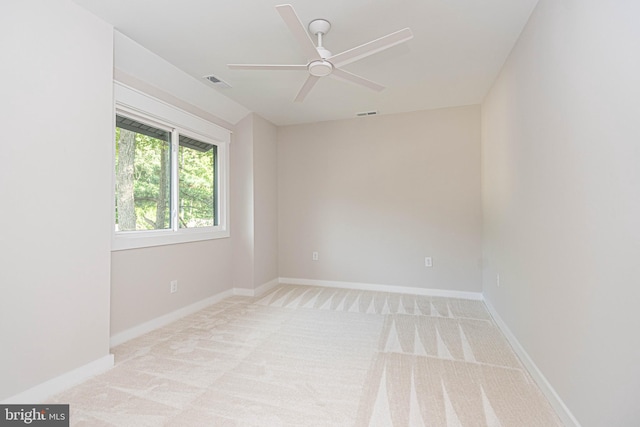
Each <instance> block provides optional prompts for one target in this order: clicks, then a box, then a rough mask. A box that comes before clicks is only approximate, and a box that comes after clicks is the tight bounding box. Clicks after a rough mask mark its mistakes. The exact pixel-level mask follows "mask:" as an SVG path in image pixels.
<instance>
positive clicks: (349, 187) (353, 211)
mask: <svg viewBox="0 0 640 427" xmlns="http://www.w3.org/2000/svg"><path fill="white" fill-rule="evenodd" d="M278 172H279V173H278V182H279V184H278V192H279V194H278V197H279V203H278V212H279V213H278V215H279V245H280V250H279V256H280V260H279V271H280V276H282V277H289V278H299V279H310V280H328V281H346V282H359V283H367V284H381V285H396V286H409V287H416V288H429V289H442V290H451V291H472V292H479V291H480V290H481V269H480V258H481V202H480V109H479V107H478V106H471V107H459V108H449V109H442V110H432V111H419V112H414V113H405V114H397V115H384V116H373V117H364V118H356V119H349V120H341V121H331V122H322V123H313V124H305V125H296V126H285V127H280V128H278ZM313 251H318V252H319V261H312V256H311V255H312V252H313ZM425 256H431V257H433V267H432V268H426V267H425V265H424V257H425Z"/></svg>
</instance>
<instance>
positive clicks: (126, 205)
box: [115, 116, 217, 231]
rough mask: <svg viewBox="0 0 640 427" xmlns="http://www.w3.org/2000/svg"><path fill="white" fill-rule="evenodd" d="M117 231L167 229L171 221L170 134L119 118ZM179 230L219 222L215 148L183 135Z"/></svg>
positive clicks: (181, 143)
mask: <svg viewBox="0 0 640 427" xmlns="http://www.w3.org/2000/svg"><path fill="white" fill-rule="evenodd" d="M116 123H117V126H116V135H115V136H116V141H115V142H116V161H115V167H116V225H115V226H116V231H141V230H162V229H170V228H172V223H171V210H172V209H171V191H172V189H171V176H172V169H171V167H172V164H176V163H174V162H172V159H171V151H172V150H171V144H172V141H171V133H170V132H167V131H164V130H161V129H157V128H155V127H153V126H148V125H145V124H143V123H141V122H138V121H136V120H133V119H129V118H127V117H124V116H117V117H116ZM179 140H180V144H179V149H178V159H177V169H178V170H177V175H178V182H179V189H180V191H179V197H178V200H179V202H178V218H177V221H178V224H179V227H180V228H193V227H207V226H213V225H216V218H215V179H214V177H215V161H216V148H217V147H216V146H215V145H211V144H207V143H204V142H201V141H198V140H195V139H192V138H188V137H184V136H183V135H180V138H179Z"/></svg>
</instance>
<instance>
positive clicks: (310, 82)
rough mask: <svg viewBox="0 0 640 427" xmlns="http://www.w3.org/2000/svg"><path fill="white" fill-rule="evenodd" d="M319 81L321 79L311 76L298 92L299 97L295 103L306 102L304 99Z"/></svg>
mask: <svg viewBox="0 0 640 427" xmlns="http://www.w3.org/2000/svg"><path fill="white" fill-rule="evenodd" d="M318 80H320V77H317V76H312V75H309V77H308V78H307V81H305V82H304V84H303V85H302V88H301V89H300V92H298V96H296V99H294V100H293V101H294V102H302V101H304V98H305V97H306V96H307V94H308V93H309V92H310V91H311V89H312V88H313V87H314V86H315V85H316V83H318Z"/></svg>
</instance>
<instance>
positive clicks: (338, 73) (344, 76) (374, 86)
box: [329, 68, 384, 92]
mask: <svg viewBox="0 0 640 427" xmlns="http://www.w3.org/2000/svg"><path fill="white" fill-rule="evenodd" d="M329 75H330V76H332V77H335V78H336V79H339V80H344V81H346V82H349V83H355V84H357V85H360V86H364V87H366V88H368V89H371V90H375V91H376V92H380V91H382V90H383V89H384V86H382V85H379V84H378V83H375V82H372V81H371V80H367V79H365V78H364V77H360V76H357V75H355V74H352V73H350V72H348V71H345V70H341V69H339V68H334V69H333V72H332V73H331V74H329Z"/></svg>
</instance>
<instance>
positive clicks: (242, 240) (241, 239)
mask: <svg viewBox="0 0 640 427" xmlns="http://www.w3.org/2000/svg"><path fill="white" fill-rule="evenodd" d="M230 156H231V163H232V165H233V167H232V168H231V171H230V173H231V183H230V185H231V192H230V193H231V194H230V195H229V197H230V199H231V218H232V221H231V236H232V239H233V245H232V248H233V255H232V268H233V274H232V276H233V287H235V288H243V289H247V290H253V278H254V271H253V260H254V227H253V216H254V213H253V211H254V209H253V203H254V200H253V114H249V115H247V116H246V117H245V118H243V119H242V120H240V121H239V122H238V123H237V124H236V131H235V132H234V133H233V135H232V142H231V147H230Z"/></svg>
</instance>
